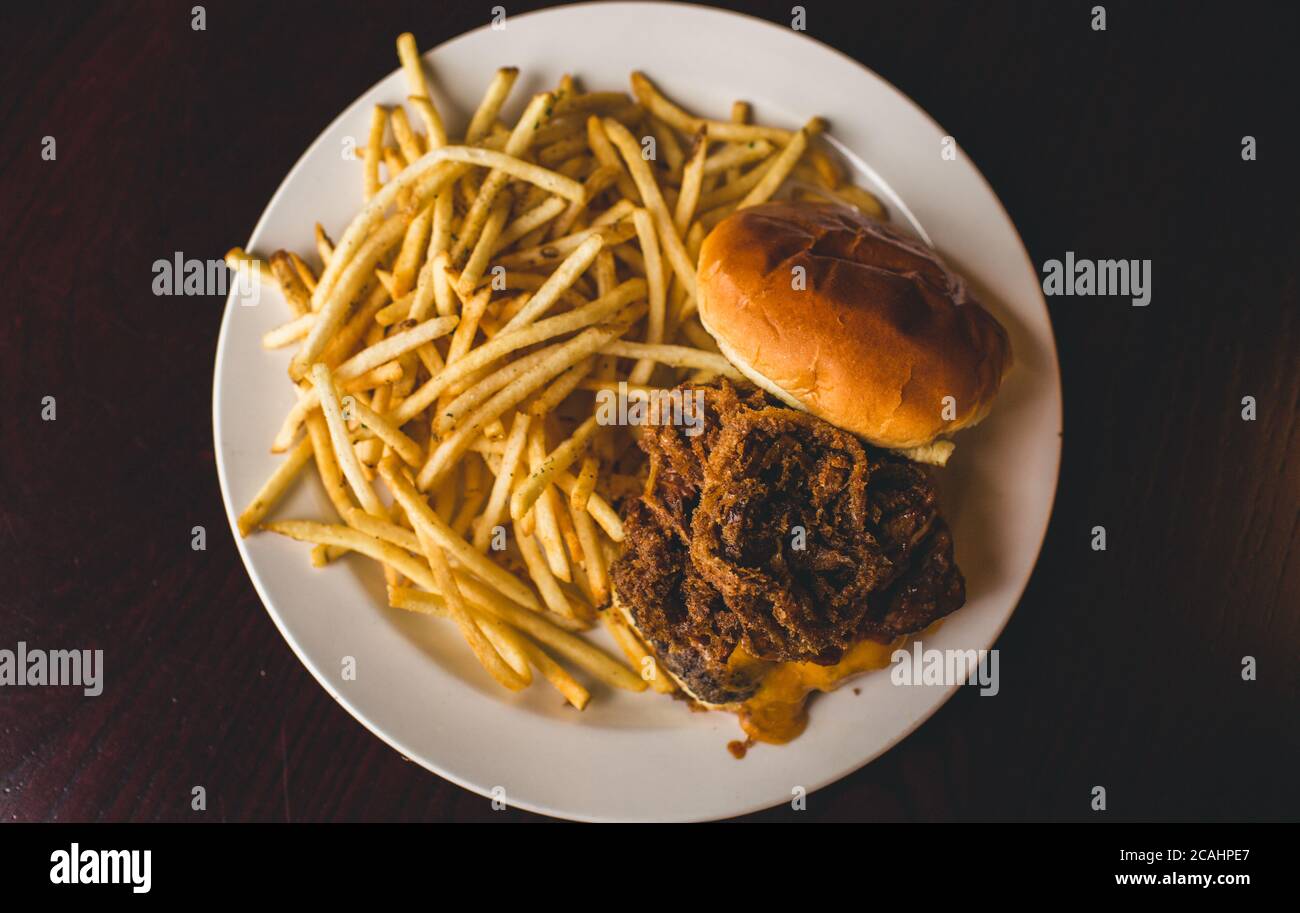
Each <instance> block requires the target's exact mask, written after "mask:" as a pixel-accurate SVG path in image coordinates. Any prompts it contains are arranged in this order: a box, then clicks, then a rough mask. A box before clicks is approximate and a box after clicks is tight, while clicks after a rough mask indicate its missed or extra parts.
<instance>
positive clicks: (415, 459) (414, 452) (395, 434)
mask: <svg viewBox="0 0 1300 913" xmlns="http://www.w3.org/2000/svg"><path fill="white" fill-rule="evenodd" d="M340 402H341V404H342V406H343V418H344V419H345V420H347V421H352V420H354V419H355V420H356V421H358V422H360V423H361V424H362V426H364V427H366V428H369V429H370V430H371V431H372V432H374V434H375V437H377V438H378V439H379V440H381V441H383V442H384V443H385V444H387V445H388V446H389V447H392V448H393V451H394V452H395V453H396V454H397V455H398V456H400V457H401V458H402V460H403V462H405V463H406V465H408V466H413V467H415V468H417V469H418V468H419V466H420V463H421V462H423V460H424V454H423V452H422V450H421V449H420V445H419V444H417V443H415V441H413V440H411V439H410V438H409V437H408V436H407V435H405V434H403V433H402V429H400V428H398V427H397V426H396V425H394V424H392V423H391V422H389V421H388V420H387V419H385V418H384V417H383V416H382V415H379V414H378V413H376V412H375V411H374V410H373V409H371V408H370V407H369V406H367V405H366V404H365V403H364V402H363V401H362V400H361V399H360V398H359V397H357V396H354V395H352V394H350V393H349V394H347V395H346V396H344V397H343V399H342V400H341V401H340Z"/></svg>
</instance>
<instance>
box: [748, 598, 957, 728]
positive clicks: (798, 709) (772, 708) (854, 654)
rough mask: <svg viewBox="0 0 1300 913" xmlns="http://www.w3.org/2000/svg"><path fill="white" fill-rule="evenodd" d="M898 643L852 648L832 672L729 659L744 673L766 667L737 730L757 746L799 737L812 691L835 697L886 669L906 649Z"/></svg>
mask: <svg viewBox="0 0 1300 913" xmlns="http://www.w3.org/2000/svg"><path fill="white" fill-rule="evenodd" d="M940 624H942V620H940V621H936V622H935V623H934V624H933V625H931V626H930V627H929V628H928V629H926V631H924V632H923V634H930V633H932V632H933V631H934V630H936V629H937V628H938V627H939V625H940ZM907 640H908V638H907V637H899V638H898V639H897V640H895V641H894V642H893V643H888V644H881V643H876V642H875V641H872V640H864V641H861V642H859V643H856V644H854V645H853V646H852V647H850V648H849V650H848V652H846V653H845V654H844V658H843V659H841V660H840V661H839V662H838V663H836V664H835V665H833V666H819V665H817V664H816V663H765V662H763V661H762V660H756V659H754V658H753V657H750V656H746V655H741V656H739V657H737V656H736V654H740V653H742V651H741V650H736V651H735V654H733V655H732V665H733V666H735V667H741V668H747V667H749V666H751V665H758V666H768V667H769V668H768V669H766V670H765V671H761V672H760V674H761V675H762V676H763V683H762V684H761V685H759V687H758V691H757V692H756V693H755V694H754V696H753V697H751V698H750V699H749V700H747V701H745V702H744V703H742V704H737V705H735V706H734V709H735V710H736V712H737V713H739V714H740V726H741V728H742V729H744V730H745V734H746V735H747V736H749V737H750V738H751V739H753V740H755V741H758V742H772V743H777V744H779V743H781V742H789V741H790V740H791V739H793V738H795V737H796V736H798V735H799V733H801V732H803V730H804V727H805V726H807V725H808V695H809V694H811V693H812V692H814V691H834V690H835V689H836V688H838V687H839V686H840V685H841V684H842V683H843V682H844V681H845V679H848V678H851V677H853V676H855V675H859V674H861V673H863V672H870V671H871V670H873V669H883V668H884V667H885V666H888V665H889V657H890V656H891V655H892V654H893V652H894V651H895V650H897V649H899V648H901V647H903V646H904V645H905V644H906V643H907Z"/></svg>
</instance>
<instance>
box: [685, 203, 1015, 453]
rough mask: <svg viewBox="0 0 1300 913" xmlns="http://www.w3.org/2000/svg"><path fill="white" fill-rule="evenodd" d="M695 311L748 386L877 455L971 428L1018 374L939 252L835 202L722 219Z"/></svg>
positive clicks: (1002, 339)
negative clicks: (853, 437) (1009, 375)
mask: <svg viewBox="0 0 1300 913" xmlns="http://www.w3.org/2000/svg"><path fill="white" fill-rule="evenodd" d="M796 267H802V270H803V272H802V274H801V273H800V271H799V270H798V269H796ZM699 311H700V320H701V322H702V323H703V324H704V327H705V329H707V330H708V331H709V332H710V333H711V334H712V335H713V337H714V338H715V339H716V340H717V341H718V346H719V348H721V350H722V353H723V354H724V355H725V356H726V357H727V358H728V359H730V360H731V361H732V362H733V363H734V364H735V365H736V367H737V368H739V369H740V370H741V371H742V372H743V373H744V374H745V375H746V376H748V377H749V379H750V380H752V381H754V383H756V384H758V385H759V386H761V387H763V388H764V389H766V390H767V391H768V392H769V393H771V394H773V395H774V396H777V397H779V398H780V399H782V400H783V401H785V402H786V403H788V404H789V405H791V406H794V407H796V408H800V409H804V410H806V411H808V412H811V413H813V414H814V415H817V416H819V417H821V418H824V419H825V420H826V421H828V422H831V423H832V424H835V425H839V426H840V427H841V428H844V429H846V430H848V431H852V432H854V433H855V434H858V435H859V436H861V437H862V438H864V439H865V440H866V441H868V442H869V443H871V444H875V445H876V446H879V447H889V448H895V449H903V448H910V447H919V446H922V445H925V444H929V443H930V442H931V441H933V440H934V439H935V437H936V436H937V435H939V434H946V433H951V432H953V431H956V430H958V429H960V428H965V427H967V426H969V425H973V424H975V423H976V422H978V421H979V420H980V419H982V418H983V417H984V416H985V414H987V412H988V410H989V408H990V407H991V405H992V403H993V398H994V397H995V396H996V395H997V392H998V387H999V385H1000V384H1001V382H1002V376H1003V374H1005V373H1006V371H1007V369H1008V368H1009V367H1010V366H1011V343H1010V341H1009V340H1008V339H1007V334H1006V331H1005V330H1004V329H1003V328H1002V325H1001V324H999V323H998V322H997V320H996V319H994V317H993V316H992V315H991V314H989V313H988V311H986V310H984V308H982V307H980V305H979V303H978V302H977V301H975V300H974V299H973V298H972V297H971V295H970V293H969V291H968V290H967V288H966V284H965V283H964V282H963V281H962V280H961V278H960V277H958V276H957V275H956V274H954V273H953V272H951V271H950V270H949V269H948V268H947V267H945V266H944V264H943V263H942V262H941V261H940V260H939V258H938V256H937V255H936V254H935V253H934V252H933V251H931V250H930V249H929V248H928V247H926V246H925V245H924V244H922V243H921V242H919V241H916V240H913V239H911V238H908V237H905V236H903V235H901V234H899V233H897V232H895V231H894V230H893V229H891V228H889V227H888V226H886V225H883V224H881V223H878V222H875V221H873V220H871V219H869V218H867V217H866V216H863V215H861V214H859V213H858V212H857V211H856V210H854V209H850V208H848V207H845V206H837V205H834V204H825V203H789V202H777V203H764V204H762V205H760V206H753V207H750V208H748V209H742V210H740V211H739V212H736V213H734V214H732V215H730V216H728V217H727V218H726V219H723V220H722V222H720V223H719V224H718V226H717V227H716V228H714V229H713V231H712V232H711V233H710V234H709V236H708V237H707V238H705V239H704V245H703V247H702V248H701V250H700V263H699ZM946 397H952V398H953V399H952V400H951V401H949V400H946V399H945V398H946ZM945 416H948V417H947V418H945Z"/></svg>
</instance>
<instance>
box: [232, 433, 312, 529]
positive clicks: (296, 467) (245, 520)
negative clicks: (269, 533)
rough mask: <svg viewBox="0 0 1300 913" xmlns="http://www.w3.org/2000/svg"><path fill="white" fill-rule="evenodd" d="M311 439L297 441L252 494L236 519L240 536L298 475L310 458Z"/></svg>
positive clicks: (277, 500)
mask: <svg viewBox="0 0 1300 913" xmlns="http://www.w3.org/2000/svg"><path fill="white" fill-rule="evenodd" d="M311 453H312V441H311V438H310V437H305V438H303V439H302V440H301V441H299V442H298V444H297V446H295V447H294V448H293V450H291V451H289V455H288V456H287V457H285V458H284V459H283V460H282V461H281V462H280V465H279V466H277V467H275V472H273V473H271V477H270V478H269V479H267V480H266V481H265V482H264V483H263V484H262V487H261V488H260V489H258V492H257V494H255V495H253V500H251V501H249V502H248V506H247V507H245V508H244V510H243V512H242V513H240V515H239V518H238V519H237V521H236V524H235V525H236V526H237V527H238V528H239V535H240V536H247V535H248V534H249V533H251V532H252V531H253V530H255V529H256V528H257V524H259V523H261V522H262V520H263V519H264V518H265V517H266V515H267V514H268V513H270V512H271V508H273V507H274V506H275V505H276V504H277V503H278V502H279V500H280V498H282V497H283V496H284V493H285V491H287V490H288V488H289V486H290V485H291V484H293V480H294V479H296V478H297V477H298V473H299V472H300V471H301V470H302V467H303V466H305V465H307V461H308V460H310V459H311Z"/></svg>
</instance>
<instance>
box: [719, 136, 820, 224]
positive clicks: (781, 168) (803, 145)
mask: <svg viewBox="0 0 1300 913" xmlns="http://www.w3.org/2000/svg"><path fill="white" fill-rule="evenodd" d="M810 126H811V125H810ZM811 135H812V134H811V131H810V127H803V128H802V129H800V130H799V132H798V133H796V134H795V135H794V138H793V139H792V140H790V142H788V143H787V144H786V146H785V148H784V149H782V150H781V152H780V154H779V155H777V157H776V160H775V161H773V162H772V167H771V168H769V169H768V170H767V171H766V172H765V173H764V174H763V179H762V180H761V181H759V182H758V183H757V184H755V185H754V189H753V190H751V191H750V192H749V193H747V194H745V197H744V198H743V199H742V200H741V201H740V205H739V206H738V207H737V208H738V209H744V208H746V207H747V206H757V205H758V204H759V203H766V202H767V201H768V200H769V199H771V197H772V194H774V193H776V189H777V188H778V187H780V186H781V184H782V182H784V181H785V179H786V178H787V177H788V176H789V175H790V172H791V171H792V170H793V169H794V166H795V163H797V162H798V161H799V159H800V158H802V157H803V154H804V152H805V150H807V148H808V137H809V136H811Z"/></svg>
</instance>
